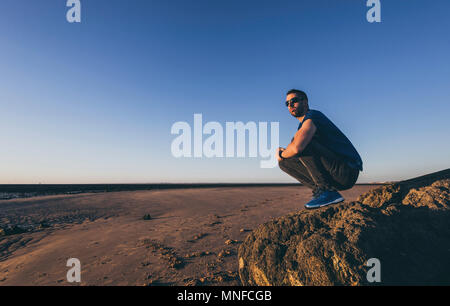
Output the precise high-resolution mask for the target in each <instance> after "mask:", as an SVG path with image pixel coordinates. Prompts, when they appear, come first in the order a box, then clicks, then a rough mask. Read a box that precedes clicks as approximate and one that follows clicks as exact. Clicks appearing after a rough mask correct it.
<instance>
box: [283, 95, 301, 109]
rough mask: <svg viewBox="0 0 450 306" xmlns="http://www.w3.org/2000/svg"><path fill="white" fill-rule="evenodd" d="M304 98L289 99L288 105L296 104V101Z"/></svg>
mask: <svg viewBox="0 0 450 306" xmlns="http://www.w3.org/2000/svg"><path fill="white" fill-rule="evenodd" d="M302 100H303V99H301V98H299V97H294V98H292V99H290V100H288V101H286V106H290V107H292V106H294V104H295V103H297V102H300V101H302Z"/></svg>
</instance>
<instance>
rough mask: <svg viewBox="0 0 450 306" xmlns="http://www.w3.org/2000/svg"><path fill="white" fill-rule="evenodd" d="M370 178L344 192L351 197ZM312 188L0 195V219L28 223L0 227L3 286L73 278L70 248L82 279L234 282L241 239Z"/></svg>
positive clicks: (293, 206)
mask: <svg viewBox="0 0 450 306" xmlns="http://www.w3.org/2000/svg"><path fill="white" fill-rule="evenodd" d="M374 187H375V186H370V185H358V186H355V187H354V188H353V189H350V190H347V191H343V192H342V194H343V195H344V196H345V198H346V200H356V198H357V197H358V196H359V195H360V194H361V193H364V192H366V191H368V190H369V189H372V188H374ZM310 197H311V192H310V191H309V190H308V189H307V188H305V187H301V186H299V187H295V186H288V187H284V186H283V187H239V188H238V187H230V188H228V187H221V188H201V189H176V190H154V191H132V192H131V191H130V192H111V193H97V194H79V195H60V196H46V197H37V198H28V199H14V200H7V201H1V202H0V224H2V226H5V225H8V224H9V225H14V224H28V225H29V226H30V227H29V228H30V230H31V232H27V233H20V234H14V235H8V236H3V237H0V286H2V285H3V286H4V285H73V284H71V283H68V282H67V279H66V273H67V271H68V270H69V269H70V267H67V266H66V263H67V260H68V259H69V258H78V259H79V260H80V262H81V283H80V284H81V285H240V281H239V276H238V272H237V271H238V260H237V249H238V247H239V244H240V243H241V242H242V241H243V240H244V239H245V237H246V236H247V235H248V234H249V233H250V231H251V230H252V229H255V228H256V227H257V226H258V225H259V224H261V223H264V222H266V221H269V220H270V219H272V218H276V217H280V216H282V215H285V214H287V213H289V212H293V211H298V210H300V209H303V204H304V203H306V202H307V201H308V200H309V199H310ZM145 214H150V215H151V220H144V219H143V216H144V215H145ZM40 223H42V224H43V225H41V226H40V227H39V226H36V224H40ZM80 284H78V285H80Z"/></svg>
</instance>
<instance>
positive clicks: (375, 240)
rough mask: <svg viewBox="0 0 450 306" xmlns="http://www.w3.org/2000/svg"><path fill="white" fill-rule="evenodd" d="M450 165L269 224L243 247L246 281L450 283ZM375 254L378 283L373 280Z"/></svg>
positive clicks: (242, 268)
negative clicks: (370, 276)
mask: <svg viewBox="0 0 450 306" xmlns="http://www.w3.org/2000/svg"><path fill="white" fill-rule="evenodd" d="M449 188H450V169H447V170H444V171H440V172H436V173H433V174H429V175H425V176H422V177H418V178H415V179H411V180H407V181H402V182H398V183H393V184H389V185H384V186H382V187H379V188H376V189H374V190H372V191H370V192H368V193H366V194H363V195H361V196H360V197H359V199H358V200H357V201H354V202H344V203H341V204H337V205H332V206H329V207H324V208H320V209H317V210H312V211H311V210H302V211H300V212H297V213H292V214H289V215H287V216H284V217H281V218H278V219H276V220H273V221H271V222H268V223H265V224H263V225H261V226H260V227H259V228H257V229H256V230H255V231H253V232H252V233H251V234H250V235H249V236H247V238H246V240H245V241H244V243H243V244H242V245H241V246H240V248H239V254H238V258H239V275H240V278H241V282H242V284H243V285H373V284H381V285H418V284H421V285H428V284H441V285H450V200H449V199H450V194H449ZM370 258H377V259H378V260H379V262H380V268H381V269H380V271H381V282H380V283H369V282H368V280H367V273H368V271H369V270H370V269H371V267H368V266H366V263H367V261H368V260H369V259H370Z"/></svg>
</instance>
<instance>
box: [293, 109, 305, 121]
mask: <svg viewBox="0 0 450 306" xmlns="http://www.w3.org/2000/svg"><path fill="white" fill-rule="evenodd" d="M290 113H291V115H292V116H293V117H295V118H299V117H302V116H304V115H305V114H306V109H305V108H304V107H298V108H296V109H295V110H293V111H290Z"/></svg>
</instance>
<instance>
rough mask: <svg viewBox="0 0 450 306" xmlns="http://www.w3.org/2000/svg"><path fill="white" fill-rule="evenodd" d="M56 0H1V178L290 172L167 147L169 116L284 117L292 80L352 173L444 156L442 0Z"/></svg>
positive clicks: (237, 176)
mask: <svg viewBox="0 0 450 306" xmlns="http://www.w3.org/2000/svg"><path fill="white" fill-rule="evenodd" d="M65 2H66V1H65V0H46V1H25V0H2V1H1V4H0V39H1V44H0V46H1V47H0V71H1V73H0V112H1V120H0V131H1V146H0V183H39V182H42V183H132V182H143V183H144V182H293V179H291V178H289V177H288V176H287V175H285V174H284V173H283V172H281V170H279V169H278V168H274V169H261V168H260V167H259V162H260V159H259V158H241V159H239V158H232V159H225V158H213V159H206V158H202V159H188V158H181V159H176V158H174V157H172V155H171V151H170V144H171V142H172V140H173V139H174V138H175V136H174V135H171V133H170V128H171V126H172V124H173V123H174V122H176V121H187V122H192V121H193V115H194V113H202V114H203V120H204V121H218V122H220V123H222V124H224V123H225V122H226V121H243V122H248V121H255V122H258V121H269V122H270V121H278V122H280V145H282V146H286V145H287V143H288V142H289V140H290V139H291V137H292V136H293V134H294V133H295V131H296V127H297V124H298V122H297V121H296V119H295V118H292V117H291V116H290V115H289V113H288V112H287V110H286V108H285V106H284V105H283V104H282V101H284V99H285V96H284V94H285V92H286V91H287V90H288V89H291V88H299V89H303V90H305V91H306V92H307V93H308V94H309V97H310V107H311V108H313V109H318V110H321V111H322V112H323V113H325V114H326V115H327V116H328V117H329V118H330V119H331V120H332V121H333V122H334V123H335V124H336V125H337V126H338V127H339V128H340V129H341V130H342V131H343V132H344V133H345V134H346V135H347V136H348V137H349V138H350V140H351V141H352V143H353V144H354V145H355V147H356V149H357V150H358V151H359V153H360V155H361V156H362V158H363V161H364V172H362V173H361V175H360V179H359V182H371V181H386V180H398V179H404V178H408V177H412V176H416V175H420V174H425V173H429V172H433V171H437V170H441V169H444V168H448V167H449V166H450V142H449V134H450V133H449V132H450V128H449V123H448V121H449V115H450V112H449V111H450V106H449V105H450V103H449V102H450V56H449V54H450V35H449V30H450V19H449V18H448V16H449V12H450V2H449V1H447V0H445V1H444V0H443V1H438V0H433V1H426V0H381V3H382V22H381V23H378V24H375V23H374V24H370V23H368V22H367V21H366V17H365V16H366V12H367V10H368V8H367V7H366V1H365V0H340V1H337V0H334V1H332V0H329V1H324V0H307V1H300V0H296V1H265V0H264V1H262V0H258V1H253V0H239V1H237V0H227V1H223V0H220V1H219V0H207V1H205V0H189V1H188V0H180V1H173V0H170V1H169V0H164V1H163V0H161V1H147V0H145V1H144V0H126V1H125V0H120V1H119V0H110V1H106V0H81V3H82V22H81V24H69V23H68V22H67V21H66V16H65V15H66V11H67V10H68V8H66V7H65Z"/></svg>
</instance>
